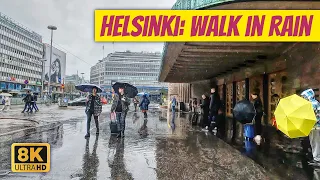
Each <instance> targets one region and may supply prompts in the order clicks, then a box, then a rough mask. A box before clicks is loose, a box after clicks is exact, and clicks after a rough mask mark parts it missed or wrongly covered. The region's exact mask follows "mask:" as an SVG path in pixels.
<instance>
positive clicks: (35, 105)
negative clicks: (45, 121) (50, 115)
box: [33, 94, 39, 111]
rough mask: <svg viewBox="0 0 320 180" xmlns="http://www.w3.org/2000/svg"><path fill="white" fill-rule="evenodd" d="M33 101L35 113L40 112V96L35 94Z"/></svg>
mask: <svg viewBox="0 0 320 180" xmlns="http://www.w3.org/2000/svg"><path fill="white" fill-rule="evenodd" d="M33 99H34V104H33V107H34V109H35V111H39V108H38V106H37V101H38V96H37V95H36V94H35V95H34V97H33Z"/></svg>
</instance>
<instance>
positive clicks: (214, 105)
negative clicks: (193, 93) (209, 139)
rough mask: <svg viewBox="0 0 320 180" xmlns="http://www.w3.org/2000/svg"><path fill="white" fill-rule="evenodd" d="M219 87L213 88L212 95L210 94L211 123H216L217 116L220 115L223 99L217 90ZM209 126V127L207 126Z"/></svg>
mask: <svg viewBox="0 0 320 180" xmlns="http://www.w3.org/2000/svg"><path fill="white" fill-rule="evenodd" d="M216 90H217V88H216V87H213V88H211V95H210V105H209V109H210V114H209V116H210V118H209V124H210V125H211V124H212V123H215V117H216V116H217V115H218V110H219V108H220V106H221V101H220V97H219V94H218V92H216ZM206 128H207V127H206Z"/></svg>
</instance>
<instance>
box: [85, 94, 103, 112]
mask: <svg viewBox="0 0 320 180" xmlns="http://www.w3.org/2000/svg"><path fill="white" fill-rule="evenodd" d="M87 98H88V99H87V100H88V101H87V104H86V113H88V112H89V111H90V107H91V101H92V94H90V95H89V96H88V97H87ZM101 112H102V103H101V98H100V96H99V95H98V94H97V95H96V97H95V101H94V110H93V115H94V116H99V115H100V114H101Z"/></svg>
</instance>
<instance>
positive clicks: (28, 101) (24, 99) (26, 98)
mask: <svg viewBox="0 0 320 180" xmlns="http://www.w3.org/2000/svg"><path fill="white" fill-rule="evenodd" d="M22 100H23V101H24V102H26V103H30V102H31V94H27V95H26V97H24V98H23V99H22Z"/></svg>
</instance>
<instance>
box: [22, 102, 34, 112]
mask: <svg viewBox="0 0 320 180" xmlns="http://www.w3.org/2000/svg"><path fill="white" fill-rule="evenodd" d="M26 110H27V112H29V111H30V112H32V108H31V104H30V103H29V102H26V103H25V104H24V109H23V112H25V111H26Z"/></svg>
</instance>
